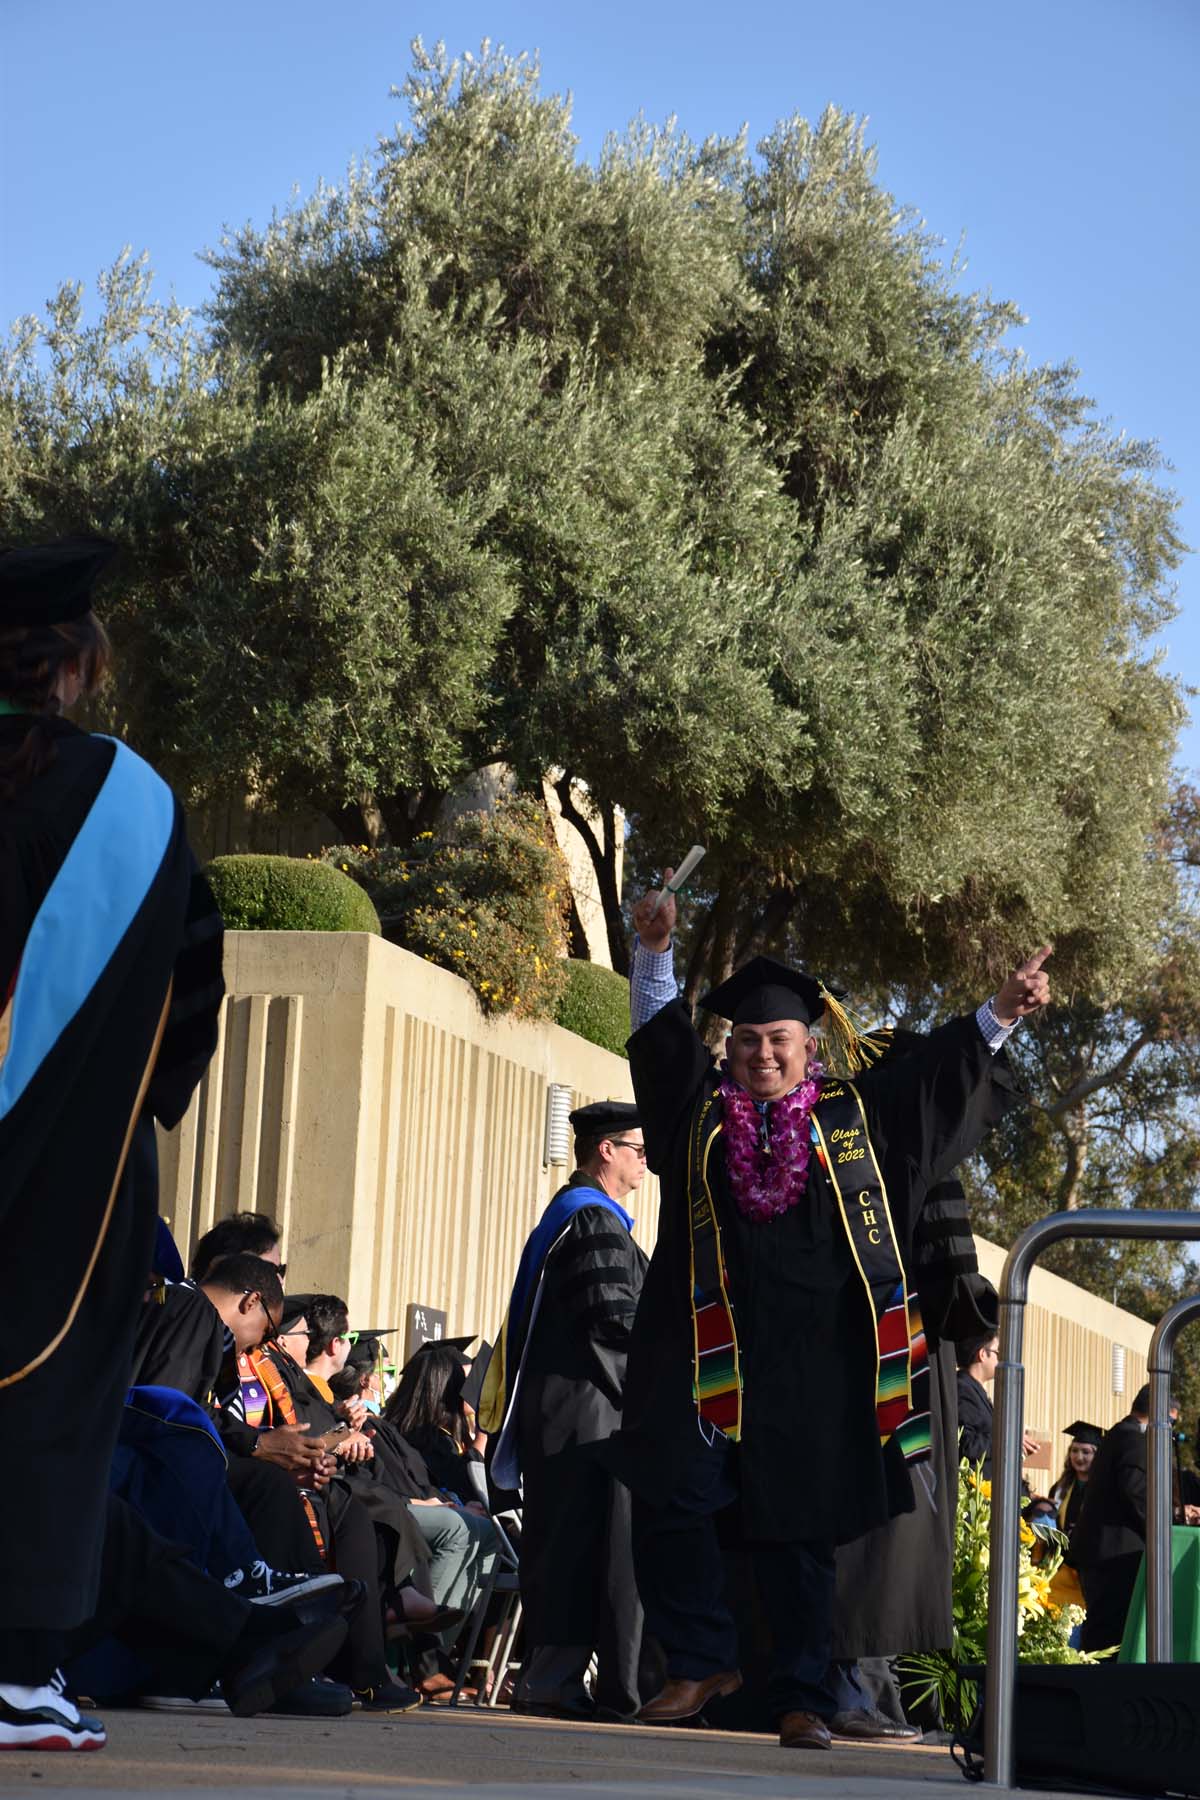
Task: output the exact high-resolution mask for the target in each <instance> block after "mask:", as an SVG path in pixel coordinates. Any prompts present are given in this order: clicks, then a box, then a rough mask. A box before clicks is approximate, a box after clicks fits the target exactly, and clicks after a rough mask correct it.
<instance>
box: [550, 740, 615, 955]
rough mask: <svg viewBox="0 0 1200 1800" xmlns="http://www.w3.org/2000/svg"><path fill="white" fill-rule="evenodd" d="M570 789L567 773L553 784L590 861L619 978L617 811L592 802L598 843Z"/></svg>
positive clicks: (592, 827) (588, 820)
mask: <svg viewBox="0 0 1200 1800" xmlns="http://www.w3.org/2000/svg"><path fill="white" fill-rule="evenodd" d="M572 787H573V782H572V778H571V774H570V771H569V770H567V771H565V772H564V774H563V775H562V777H561V778H560V779H559V780H558V781H556V782H555V784H554V792H555V793H556V795H557V796H558V804H559V808H560V810H561V812H562V816H563V818H564V819H565V820H566V821H567V823H568V824H569V825H571V826H573V827H574V829H575V830H576V831H577V832H578V833H579V835H580V837H581V838H582V839H583V842H584V847H585V848H586V850H587V853H588V856H589V858H590V859H591V864H592V869H593V871H594V873H595V876H596V886H597V889H598V890H599V894H600V905H601V908H602V910H603V913H604V926H605V930H606V932H607V934H608V954H609V958H610V959H611V962H612V966H613V968H614V969H615V970H616V971H617V974H618V975H628V973H629V942H628V939H627V937H626V935H625V919H624V915H623V913H622V911H621V891H620V887H619V885H618V882H617V820H616V808H615V807H614V806H608V805H605V804H603V803H601V802H600V801H598V800H595V799H593V805H594V807H595V809H596V811H597V812H598V813H599V814H600V817H601V821H602V826H601V829H602V832H603V841H601V839H600V838H598V837H597V836H596V830H595V827H594V825H593V824H592V821H591V820H590V819H589V818H587V817H585V815H584V814H583V813H581V812H580V810H579V808H578V807H577V806H576V804H575V796H574V794H573V792H572Z"/></svg>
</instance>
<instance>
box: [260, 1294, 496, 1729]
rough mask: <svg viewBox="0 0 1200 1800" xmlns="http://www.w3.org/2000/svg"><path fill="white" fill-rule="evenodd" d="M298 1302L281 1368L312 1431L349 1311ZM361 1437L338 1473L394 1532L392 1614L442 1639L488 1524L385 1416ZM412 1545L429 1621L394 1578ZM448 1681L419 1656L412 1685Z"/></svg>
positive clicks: (465, 1597)
mask: <svg viewBox="0 0 1200 1800" xmlns="http://www.w3.org/2000/svg"><path fill="white" fill-rule="evenodd" d="M303 1300H304V1304H305V1307H306V1311H307V1318H308V1331H309V1341H308V1362H307V1365H306V1367H305V1369H304V1370H303V1371H298V1370H297V1371H296V1372H295V1373H292V1372H289V1373H288V1376H287V1379H288V1381H289V1384H290V1386H291V1391H292V1393H293V1394H294V1396H295V1400H296V1406H297V1410H298V1412H299V1414H300V1416H301V1417H305V1418H308V1419H311V1420H312V1421H313V1425H314V1429H327V1428H328V1426H329V1424H330V1422H331V1421H333V1420H336V1412H335V1410H334V1403H332V1402H331V1401H330V1400H327V1399H326V1398H325V1395H324V1394H321V1393H320V1391H319V1390H320V1387H321V1386H324V1387H325V1388H326V1391H327V1392H328V1391H329V1390H328V1383H329V1381H330V1379H331V1378H333V1377H334V1376H335V1375H336V1374H337V1372H338V1370H339V1369H340V1368H342V1367H344V1365H345V1361H346V1358H347V1356H348V1354H349V1348H350V1340H349V1314H348V1311H347V1309H346V1305H345V1302H344V1301H343V1300H341V1299H339V1298H338V1297H337V1296H336V1295H329V1294H309V1295H305V1296H303ZM314 1321H315V1324H314ZM362 1435H363V1436H364V1437H365V1439H366V1441H367V1443H368V1445H369V1449H370V1454H369V1455H368V1456H366V1457H362V1456H360V1455H357V1454H356V1455H355V1459H354V1460H353V1461H352V1462H350V1463H349V1465H348V1466H347V1467H345V1468H344V1469H343V1470H342V1474H343V1476H344V1478H345V1480H346V1482H347V1484H348V1485H349V1486H350V1488H351V1490H352V1491H353V1492H354V1493H355V1494H356V1495H357V1496H359V1497H360V1498H361V1500H362V1502H363V1504H364V1505H365V1506H366V1507H367V1508H368V1510H369V1511H370V1512H371V1515H372V1517H373V1518H374V1520H375V1523H376V1527H377V1529H381V1530H386V1531H388V1532H391V1533H395V1535H396V1538H397V1545H396V1555H397V1561H396V1564H395V1569H396V1574H397V1579H396V1582H395V1586H394V1588H393V1591H392V1594H391V1602H392V1604H393V1606H394V1607H395V1609H396V1612H397V1616H398V1618H400V1619H402V1620H405V1621H406V1622H410V1623H411V1624H412V1626H413V1628H414V1629H417V1628H418V1627H421V1626H424V1628H425V1629H426V1630H427V1631H431V1632H434V1633H437V1634H438V1635H440V1636H441V1637H442V1639H443V1641H444V1642H446V1643H448V1642H449V1641H450V1638H451V1637H452V1635H453V1633H454V1632H455V1631H456V1630H457V1627H458V1626H459V1624H460V1623H461V1617H462V1615H463V1614H464V1613H465V1612H467V1611H468V1610H469V1609H470V1607H471V1606H472V1605H473V1604H474V1601H475V1597H476V1595H477V1594H478V1592H479V1589H480V1587H481V1585H482V1584H483V1582H484V1581H485V1580H486V1579H487V1576H488V1574H489V1573H490V1570H491V1567H492V1564H493V1561H494V1559H495V1556H496V1552H497V1548H498V1540H497V1537H496V1531H495V1527H494V1526H493V1525H492V1522H491V1520H490V1519H489V1518H488V1517H487V1516H486V1512H485V1509H484V1508H483V1507H482V1506H480V1505H479V1504H478V1502H472V1503H470V1504H467V1505H464V1504H463V1503H462V1502H461V1501H460V1500H459V1499H458V1497H457V1495H455V1494H454V1493H451V1492H450V1491H448V1490H446V1489H444V1488H441V1487H440V1486H439V1485H438V1484H437V1483H436V1482H435V1481H434V1480H433V1478H432V1477H431V1474H430V1471H429V1469H428V1467H427V1465H426V1463H425V1460H424V1458H423V1457H422V1456H421V1455H420V1453H419V1452H418V1451H417V1449H416V1448H415V1447H414V1446H413V1445H412V1444H411V1443H410V1442H409V1441H408V1439H407V1438H406V1437H404V1435H403V1434H402V1433H401V1432H399V1431H397V1430H396V1429H395V1426H394V1424H393V1423H392V1422H391V1421H390V1420H389V1419H387V1418H382V1419H375V1418H373V1417H369V1416H368V1417H366V1418H365V1419H364V1421H363V1425H362ZM346 1436H347V1437H350V1436H351V1434H346ZM329 1441H333V1440H329ZM398 1502H399V1505H400V1512H399V1517H397V1503H398ZM414 1544H415V1545H416V1547H417V1550H416V1556H415V1558H414V1560H413V1564H412V1567H411V1570H410V1573H411V1577H412V1579H413V1581H414V1582H415V1584H416V1585H417V1586H419V1587H427V1588H428V1590H429V1593H430V1595H431V1597H432V1599H433V1600H434V1601H435V1602H436V1603H437V1606H438V1609H439V1614H440V1617H439V1618H436V1619H430V1620H425V1619H423V1618H422V1617H421V1616H420V1613H419V1610H417V1609H415V1608H414V1607H413V1605H412V1603H411V1602H410V1601H409V1599H408V1595H407V1590H406V1589H405V1588H404V1587H403V1585H402V1581H401V1580H400V1578H399V1576H400V1571H401V1567H402V1559H403V1557H404V1556H412V1546H413V1545H414ZM448 1634H449V1635H448ZM448 1679H449V1678H448V1671H447V1670H446V1669H445V1668H444V1667H441V1666H440V1665H438V1664H437V1663H436V1661H435V1659H426V1666H425V1669H424V1673H423V1675H422V1678H421V1680H420V1682H419V1683H418V1685H419V1686H420V1688H421V1691H422V1692H423V1693H424V1694H425V1696H426V1698H440V1697H441V1696H442V1695H443V1694H444V1693H445V1692H447V1691H448V1687H447V1682H448ZM449 1686H453V1683H452V1682H449Z"/></svg>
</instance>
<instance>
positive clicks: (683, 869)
mask: <svg viewBox="0 0 1200 1800" xmlns="http://www.w3.org/2000/svg"><path fill="white" fill-rule="evenodd" d="M703 856H704V845H703V844H693V845H692V847H691V849H690V850H689V851H688V853H687V855H686V856H685V857H684V859H683V861H682V862H681V863H680V865H679V867H678V868H677V869H676V871H675V873H674V874H673V875H672V877H671V879H670V881H668V883H667V885H666V887H665V888H663V889H662V890H661V891H660V892H659V894H658V896H657V897H656V899H655V902H654V905H653V906H652V907H651V908H650V917H651V918H652V919H653V918H656V917H657V916H658V909H659V907H660V906H661V905H662V903H663V898H664V896H665V895H667V894H677V893H679V891H680V889H681V888H683V887H685V886H686V884H687V881H688V877H689V876H690V875H691V873H692V871H693V869H695V868H697V867H698V866H699V864H700V862H701V860H702V858H703Z"/></svg>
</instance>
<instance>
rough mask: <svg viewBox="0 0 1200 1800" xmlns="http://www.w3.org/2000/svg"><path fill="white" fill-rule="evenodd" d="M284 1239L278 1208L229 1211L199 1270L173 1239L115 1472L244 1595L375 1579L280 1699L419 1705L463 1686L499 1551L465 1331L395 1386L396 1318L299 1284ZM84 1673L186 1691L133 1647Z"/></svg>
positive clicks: (143, 1328)
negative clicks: (356, 1323) (470, 1627)
mask: <svg viewBox="0 0 1200 1800" xmlns="http://www.w3.org/2000/svg"><path fill="white" fill-rule="evenodd" d="M279 1241H280V1234H279V1232H278V1229H277V1228H276V1226H275V1224H274V1222H273V1221H272V1220H271V1219H269V1218H267V1217H266V1216H265V1215H263V1214H259V1213H241V1214H237V1215H235V1216H233V1217H232V1218H227V1219H223V1220H221V1221H220V1223H219V1224H218V1225H216V1226H215V1227H214V1228H213V1230H212V1231H210V1232H208V1233H207V1234H206V1235H205V1236H204V1237H203V1238H201V1240H200V1241H199V1243H198V1244H197V1246H196V1251H195V1254H194V1257H193V1259H192V1266H191V1272H190V1274H189V1275H188V1276H187V1277H186V1278H184V1277H183V1271H182V1266H181V1265H180V1266H177V1267H176V1266H174V1265H173V1260H172V1258H173V1251H172V1248H171V1247H170V1246H169V1242H168V1249H167V1252H166V1254H165V1255H164V1256H161V1257H160V1258H159V1261H160V1263H161V1264H162V1265H163V1267H162V1269H161V1270H160V1272H159V1273H158V1274H157V1276H156V1278H155V1280H154V1281H153V1283H152V1284H151V1286H150V1288H149V1290H148V1292H147V1295H146V1298H145V1300H144V1303H143V1308H142V1315H141V1318H140V1321H139V1326H138V1332H137V1341H136V1348H135V1356H134V1369H133V1384H134V1385H133V1387H132V1389H131V1392H130V1402H129V1405H128V1406H127V1407H126V1422H125V1425H124V1426H123V1430H122V1441H121V1448H120V1451H119V1454H118V1459H117V1465H116V1466H115V1468H114V1483H117V1482H120V1484H121V1491H122V1492H123V1493H124V1494H125V1496H126V1498H127V1499H129V1500H130V1501H131V1503H132V1504H133V1505H135V1506H138V1505H139V1504H140V1505H142V1506H143V1507H144V1508H145V1509H146V1511H147V1516H148V1518H149V1520H150V1522H151V1523H152V1524H154V1525H155V1527H156V1528H157V1529H159V1530H162V1531H164V1532H166V1533H169V1534H170V1535H172V1536H173V1537H174V1538H176V1539H182V1541H183V1542H185V1543H186V1544H187V1545H188V1546H189V1548H190V1551H191V1554H192V1556H193V1559H194V1560H195V1561H196V1563H197V1564H198V1565H199V1566H200V1567H201V1568H203V1569H205V1570H207V1572H208V1573H209V1574H211V1575H215V1576H218V1577H219V1578H220V1579H221V1580H222V1582H223V1583H224V1585H225V1586H226V1588H228V1589H230V1590H231V1591H233V1592H237V1593H239V1594H241V1595H242V1596H243V1597H244V1598H246V1599H250V1600H254V1601H258V1602H259V1603H261V1604H264V1605H270V1604H272V1602H273V1600H274V1599H275V1598H276V1597H277V1596H278V1597H279V1598H280V1599H282V1598H284V1597H287V1598H288V1599H289V1601H290V1600H291V1599H292V1598H293V1597H294V1596H295V1595H297V1594H308V1593H312V1592H314V1591H319V1590H320V1589H321V1588H322V1587H323V1586H326V1585H331V1584H332V1583H334V1582H340V1583H341V1584H343V1585H344V1587H345V1588H346V1590H347V1591H348V1592H349V1593H351V1594H353V1595H355V1596H361V1598H360V1599H358V1600H357V1602H356V1603H355V1604H353V1605H352V1604H350V1603H349V1601H347V1602H346V1603H345V1604H344V1606H343V1612H344V1613H345V1615H346V1625H347V1630H346V1635H345V1641H344V1643H341V1644H340V1646H339V1648H338V1650H337V1653H336V1655H335V1656H334V1657H333V1658H332V1660H331V1661H330V1663H329V1665H328V1667H327V1668H325V1669H324V1670H322V1671H321V1672H320V1673H319V1674H318V1675H317V1676H315V1677H313V1678H311V1679H309V1680H308V1681H306V1682H304V1683H302V1684H301V1685H300V1686H299V1687H298V1688H297V1689H295V1690H294V1691H293V1692H291V1693H289V1694H287V1695H285V1696H284V1698H283V1699H282V1700H281V1701H280V1702H278V1703H277V1705H276V1707H275V1709H274V1710H277V1711H281V1712H288V1713H294V1714H300V1715H306V1716H321V1717H327V1716H337V1715H339V1714H344V1713H348V1712H349V1711H351V1710H352V1708H354V1707H356V1706H357V1707H359V1708H361V1709H363V1710H365V1711H368V1712H375V1713H384V1714H390V1713H400V1712H406V1711H409V1710H412V1709H413V1708H415V1707H416V1706H418V1705H420V1704H421V1703H422V1702H423V1701H430V1702H436V1701H438V1700H440V1699H443V1698H445V1697H446V1696H448V1695H449V1694H450V1693H451V1692H452V1690H453V1688H454V1678H455V1661H454V1654H453V1653H454V1649H455V1645H456V1642H457V1640H458V1638H459V1637H460V1635H461V1633H462V1631H463V1628H464V1624H465V1621H466V1620H467V1618H468V1617H469V1615H470V1612H471V1609H472V1607H473V1606H474V1605H475V1602H476V1599H477V1598H478V1595H479V1593H480V1591H481V1589H482V1588H483V1587H484V1585H485V1584H486V1582H487V1580H488V1577H489V1574H490V1572H491V1569H492V1566H493V1563H494V1560H495V1556H496V1551H497V1535H496V1530H495V1527H494V1526H493V1524H492V1521H491V1518H490V1516H489V1512H488V1507H487V1503H486V1495H487V1488H486V1483H485V1482H484V1481H483V1480H482V1479H481V1471H482V1458H481V1457H480V1454H479V1451H478V1449H477V1448H476V1443H475V1437H476V1433H475V1426H474V1417H473V1414H472V1413H471V1411H470V1408H469V1407H468V1406H467V1404H466V1402H465V1400H464V1399H463V1384H464V1379H465V1374H466V1370H467V1367H468V1364H467V1362H466V1359H465V1356H464V1354H463V1349H462V1348H461V1347H458V1346H455V1347H449V1346H443V1345H428V1346H424V1347H422V1349H421V1350H420V1351H418V1352H417V1354H416V1355H414V1357H413V1358H412V1360H411V1362H410V1363H409V1365H408V1367H407V1368H406V1369H404V1370H403V1371H401V1373H400V1381H399V1385H398V1387H397V1388H396V1391H395V1393H394V1394H392V1396H391V1398H390V1399H387V1400H386V1403H385V1394H384V1379H383V1358H382V1348H383V1347H382V1340H381V1337H380V1335H379V1334H377V1333H364V1334H352V1333H351V1331H350V1320H349V1314H348V1311H347V1307H346V1304H345V1302H344V1300H342V1299H341V1298H340V1297H338V1296H337V1295H332V1294H292V1293H289V1292H287V1291H286V1289H285V1285H284V1284H285V1280H286V1276H287V1269H286V1265H285V1264H283V1263H281V1261H280V1253H279ZM217 1443H219V1446H220V1448H221V1449H222V1450H223V1451H224V1456H223V1457H217V1456H214V1455H212V1454H211V1447H212V1446H215V1445H216V1444H217ZM205 1444H207V1445H209V1446H210V1450H209V1451H208V1452H205V1451H204V1450H203V1446H204V1445H205ZM198 1455H199V1456H200V1462H201V1465H202V1466H200V1467H199V1468H198V1467H197V1457H198ZM389 1657H391V1658H392V1660H393V1661H394V1662H395V1664H396V1667H395V1668H393V1667H392V1666H390V1665H389ZM398 1669H399V1670H402V1671H403V1673H402V1674H401V1673H398V1672H397V1670H398ZM86 1675H87V1678H88V1681H89V1682H90V1685H89V1686H88V1688H87V1691H88V1692H89V1694H91V1695H93V1697H95V1698H97V1699H99V1700H102V1701H104V1702H106V1703H107V1704H110V1705H111V1704H114V1703H115V1702H117V1701H119V1700H120V1699H122V1698H129V1697H131V1696H132V1695H135V1694H136V1695H138V1696H139V1697H140V1698H142V1700H143V1701H144V1702H145V1703H147V1704H158V1705H162V1704H167V1703H169V1704H172V1705H176V1704H178V1705H183V1704H187V1703H188V1699H187V1697H183V1696H179V1695H174V1694H172V1695H164V1694H163V1693H162V1688H161V1683H159V1682H157V1681H156V1677H155V1671H154V1669H153V1667H146V1666H141V1667H135V1668H131V1667H130V1665H129V1661H128V1659H127V1658H125V1657H124V1656H123V1655H122V1654H120V1653H119V1652H118V1648H117V1647H116V1646H112V1645H110V1646H107V1647H106V1648H102V1651H101V1654H100V1655H99V1657H93V1658H92V1660H91V1662H90V1664H89V1666H88V1669H87V1670H86ZM463 1692H464V1694H465V1695H466V1696H467V1697H473V1696H474V1693H475V1692H476V1690H473V1689H471V1688H465V1689H464V1690H463ZM190 1703H191V1704H195V1705H200V1706H205V1707H214V1708H215V1707H218V1706H220V1705H221V1704H222V1701H221V1697H220V1694H219V1693H212V1694H207V1695H202V1696H200V1697H199V1698H192V1699H191V1702H190Z"/></svg>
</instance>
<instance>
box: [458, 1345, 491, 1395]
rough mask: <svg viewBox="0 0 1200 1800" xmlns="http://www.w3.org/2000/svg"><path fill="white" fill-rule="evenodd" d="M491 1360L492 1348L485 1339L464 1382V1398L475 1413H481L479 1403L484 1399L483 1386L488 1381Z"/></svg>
mask: <svg viewBox="0 0 1200 1800" xmlns="http://www.w3.org/2000/svg"><path fill="white" fill-rule="evenodd" d="M491 1360H492V1346H491V1344H489V1343H488V1341H487V1339H486V1338H484V1339H483V1340H482V1341H481V1343H480V1345H479V1349H478V1350H477V1351H476V1353H475V1360H474V1362H473V1363H472V1364H471V1372H470V1374H469V1375H468V1376H467V1379H466V1380H465V1381H464V1382H463V1389H462V1397H463V1399H464V1400H465V1401H466V1403H467V1405H468V1406H469V1407H470V1408H471V1410H472V1411H473V1412H478V1411H479V1403H480V1401H481V1400H482V1398H483V1384H484V1382H485V1381H486V1380H487V1372H488V1364H489V1363H490V1362H491Z"/></svg>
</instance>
